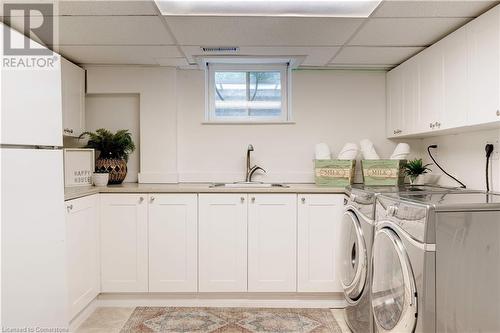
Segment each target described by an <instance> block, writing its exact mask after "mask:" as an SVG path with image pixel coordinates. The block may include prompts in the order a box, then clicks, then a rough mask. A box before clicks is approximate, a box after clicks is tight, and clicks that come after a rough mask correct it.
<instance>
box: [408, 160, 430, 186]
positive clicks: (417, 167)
mask: <svg viewBox="0 0 500 333" xmlns="http://www.w3.org/2000/svg"><path fill="white" fill-rule="evenodd" d="M430 165H432V164H431V163H429V164H424V162H422V159H421V158H418V159H414V160H411V161H408V163H407V164H406V166H405V174H406V175H407V176H408V177H409V178H410V184H412V185H423V184H424V178H423V175H424V174H426V173H428V172H429V171H431V169H429V168H428V166H430Z"/></svg>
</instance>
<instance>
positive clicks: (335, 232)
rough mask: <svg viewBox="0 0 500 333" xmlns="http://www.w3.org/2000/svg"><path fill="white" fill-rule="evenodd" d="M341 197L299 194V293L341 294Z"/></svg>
mask: <svg viewBox="0 0 500 333" xmlns="http://www.w3.org/2000/svg"><path fill="white" fill-rule="evenodd" d="M343 200H344V196H343V195H342V194H299V197H298V209H297V210H298V274H297V275H298V290H297V291H298V292H342V286H341V285H340V279H339V276H338V275H339V272H338V269H339V265H338V264H337V262H338V261H337V256H338V249H339V243H340V239H339V234H340V229H339V227H340V222H341V219H342V214H343Z"/></svg>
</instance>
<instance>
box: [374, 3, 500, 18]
mask: <svg viewBox="0 0 500 333" xmlns="http://www.w3.org/2000/svg"><path fill="white" fill-rule="evenodd" d="M498 3H499V1H479V0H474V1H471V0H466V1H460V0H453V1H451V0H445V1H415V0H398V1H383V2H382V3H381V4H380V6H379V7H378V8H377V10H376V11H375V13H374V14H373V15H372V17H477V16H478V15H480V14H481V13H483V12H485V11H486V10H488V9H489V8H491V7H493V6H494V5H495V4H498Z"/></svg>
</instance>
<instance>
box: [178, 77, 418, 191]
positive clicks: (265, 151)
mask: <svg viewBox="0 0 500 333" xmlns="http://www.w3.org/2000/svg"><path fill="white" fill-rule="evenodd" d="M177 80H178V81H177V91H178V99H177V108H178V170H179V179H180V181H186V182H191V181H238V180H243V179H244V174H245V152H246V147H247V145H248V144H250V143H251V144H253V146H254V148H255V151H254V152H253V158H254V163H256V164H258V165H260V166H262V167H263V168H264V169H266V170H267V174H266V175H265V176H263V177H260V178H261V179H262V180H266V181H286V182H313V162H312V160H313V158H314V145H315V144H316V143H318V142H326V143H327V144H329V145H330V147H331V149H332V151H333V152H334V153H335V154H336V153H338V152H339V151H340V149H341V148H342V146H343V145H344V143H346V142H359V140H361V139H363V138H369V139H371V140H372V141H373V142H374V143H375V146H376V148H377V149H378V151H379V153H380V155H381V156H385V157H389V155H390V154H391V153H392V150H393V149H394V146H395V143H394V142H391V141H389V140H387V139H385V73H384V72H378V71H371V72H370V71H342V70H341V71H339V70H298V71H294V72H293V74H292V80H293V81H292V89H293V91H292V107H293V109H292V112H293V120H294V121H295V124H291V125H290V124H285V125H207V124H202V123H203V121H204V110H205V104H204V103H205V99H204V98H205V95H204V73H203V71H197V70H180V71H178V73H177ZM410 142H411V141H410ZM413 144H417V145H418V144H419V142H418V141H413ZM416 149H417V148H416ZM358 176H359V172H358ZM257 178H258V177H257ZM358 181H361V179H360V178H359V177H358Z"/></svg>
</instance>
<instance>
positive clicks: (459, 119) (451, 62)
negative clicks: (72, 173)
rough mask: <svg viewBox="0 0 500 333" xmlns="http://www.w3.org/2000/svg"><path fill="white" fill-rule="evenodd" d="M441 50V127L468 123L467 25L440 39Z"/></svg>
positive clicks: (454, 126) (452, 126)
mask: <svg viewBox="0 0 500 333" xmlns="http://www.w3.org/2000/svg"><path fill="white" fill-rule="evenodd" d="M440 44H441V45H440V46H439V50H440V51H441V54H442V57H443V69H442V72H443V89H444V90H443V98H442V99H443V111H442V113H441V118H442V121H441V123H442V124H441V126H440V127H439V128H440V129H449V128H456V127H460V126H464V125H466V121H467V103H468V97H467V95H468V89H467V85H466V84H464V82H467V43H466V34H465V27H462V28H460V29H458V30H457V31H455V32H454V33H452V34H450V35H448V36H446V37H445V38H444V39H443V40H442V41H440Z"/></svg>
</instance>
